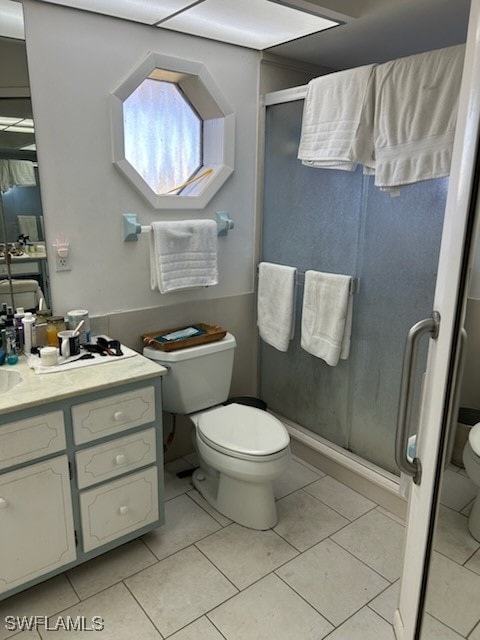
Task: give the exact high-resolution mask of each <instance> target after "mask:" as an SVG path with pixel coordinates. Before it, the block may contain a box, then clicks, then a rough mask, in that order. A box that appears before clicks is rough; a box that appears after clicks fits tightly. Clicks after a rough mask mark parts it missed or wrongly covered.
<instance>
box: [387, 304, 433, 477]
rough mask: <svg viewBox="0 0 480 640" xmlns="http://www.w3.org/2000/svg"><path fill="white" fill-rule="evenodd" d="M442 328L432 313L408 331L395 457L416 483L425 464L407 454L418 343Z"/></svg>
mask: <svg viewBox="0 0 480 640" xmlns="http://www.w3.org/2000/svg"><path fill="white" fill-rule="evenodd" d="M439 328H440V314H439V313H438V311H434V312H433V313H432V316H431V318H425V319H424V320H420V322H417V323H416V324H414V325H413V327H412V328H411V329H410V331H409V332H408V336H407V340H406V342H405V350H404V354H403V369H402V382H401V386H400V401H399V405H398V418H397V434H396V439H395V461H396V463H397V466H398V468H399V469H400V471H403V473H406V474H407V475H409V476H412V478H413V481H414V482H415V484H420V482H421V478H422V465H421V463H420V460H419V459H418V458H414V460H413V462H410V460H409V459H408V458H407V447H408V437H409V427H410V422H411V418H412V408H413V407H412V405H413V395H414V394H413V391H414V383H415V368H416V364H417V355H418V344H419V342H420V338H422V336H424V335H425V334H427V333H430V334H431V335H430V337H431V338H433V339H434V340H435V339H436V338H437V337H438V331H439Z"/></svg>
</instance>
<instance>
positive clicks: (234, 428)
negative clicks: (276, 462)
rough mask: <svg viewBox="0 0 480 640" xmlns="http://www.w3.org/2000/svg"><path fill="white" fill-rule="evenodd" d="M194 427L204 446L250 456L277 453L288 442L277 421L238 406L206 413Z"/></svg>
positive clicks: (228, 406) (260, 411) (251, 409)
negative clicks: (209, 444) (205, 444)
mask: <svg viewBox="0 0 480 640" xmlns="http://www.w3.org/2000/svg"><path fill="white" fill-rule="evenodd" d="M197 427H198V431H199V434H200V436H201V438H202V439H203V440H204V441H205V442H207V443H208V442H210V443H211V444H212V445H213V446H215V445H217V446H219V447H222V448H223V449H226V450H227V451H232V452H237V453H245V454H248V455H252V456H266V455H270V454H272V453H277V452H278V451H281V450H282V449H285V448H286V447H287V446H288V445H289V442H290V436H289V435H288V431H287V430H286V429H285V427H284V426H283V424H282V423H281V422H280V420H277V418H275V417H274V416H272V415H270V414H269V413H267V412H266V411H262V410H261V409H256V408H255V407H248V406H246V405H242V404H235V403H233V404H228V405H226V406H222V407H218V408H217V409H213V410H212V411H206V412H205V413H203V414H202V415H200V416H199V419H198V423H197Z"/></svg>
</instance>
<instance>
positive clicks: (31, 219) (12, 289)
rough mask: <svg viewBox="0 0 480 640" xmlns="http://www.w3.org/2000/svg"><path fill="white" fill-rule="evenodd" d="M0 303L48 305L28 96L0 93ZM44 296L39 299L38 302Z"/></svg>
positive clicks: (25, 307) (30, 108)
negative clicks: (10, 95) (18, 96)
mask: <svg viewBox="0 0 480 640" xmlns="http://www.w3.org/2000/svg"><path fill="white" fill-rule="evenodd" d="M0 215H1V219H0V304H1V303H4V302H5V303H7V304H8V305H9V306H10V305H11V306H12V307H13V308H14V309H16V308H18V307H24V309H25V310H33V311H34V310H36V309H38V307H39V305H40V304H42V305H43V306H45V307H50V306H51V304H50V294H49V283H48V269H47V257H46V249H45V233H44V227H43V212H42V203H41V198H40V188H39V181H38V165H37V153H36V147H35V133H34V127H33V118H32V107H31V102H30V99H29V98H0ZM42 299H44V302H42V303H41V302H40V301H41V300H42Z"/></svg>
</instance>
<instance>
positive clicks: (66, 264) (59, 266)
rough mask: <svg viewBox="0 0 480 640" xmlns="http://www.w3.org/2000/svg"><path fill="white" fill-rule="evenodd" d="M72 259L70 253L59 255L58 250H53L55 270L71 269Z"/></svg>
mask: <svg viewBox="0 0 480 640" xmlns="http://www.w3.org/2000/svg"><path fill="white" fill-rule="evenodd" d="M71 269H72V261H71V259H70V254H67V255H66V256H59V255H58V252H55V271H71Z"/></svg>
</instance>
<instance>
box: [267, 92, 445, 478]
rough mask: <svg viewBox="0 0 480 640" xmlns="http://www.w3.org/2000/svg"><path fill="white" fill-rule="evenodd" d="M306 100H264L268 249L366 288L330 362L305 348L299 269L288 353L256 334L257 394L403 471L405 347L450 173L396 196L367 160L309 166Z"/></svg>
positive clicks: (434, 254) (428, 288)
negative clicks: (367, 169) (303, 140)
mask: <svg viewBox="0 0 480 640" xmlns="http://www.w3.org/2000/svg"><path fill="white" fill-rule="evenodd" d="M302 110H303V101H295V102H287V103H283V104H276V105H272V106H269V107H268V108H267V114H266V148H265V196H264V222H263V251H262V259H263V260H264V261H267V262H275V263H278V264H285V265H290V266H295V267H297V268H298V269H299V271H306V270H308V269H314V270H317V271H327V272H332V273H343V274H349V275H354V276H358V277H359V278H360V290H359V292H358V293H357V294H355V295H354V299H353V327H352V340H351V349H350V355H349V357H348V359H347V360H341V361H340V362H339V364H338V365H337V366H336V367H330V366H329V365H327V364H326V363H325V362H324V361H323V360H320V359H318V358H316V357H314V356H312V355H311V354H309V353H307V352H306V351H304V350H303V349H302V348H301V347H300V326H301V309H302V300H303V284H302V282H303V279H301V280H300V284H299V286H298V290H297V298H296V329H295V337H294V339H293V340H292V342H291V343H290V347H289V349H288V352H287V353H281V352H279V351H277V350H275V349H274V348H273V347H271V346H269V345H267V344H265V343H263V342H261V349H260V385H261V389H260V390H261V396H262V398H263V399H264V400H265V401H266V402H267V404H268V406H269V408H270V409H271V410H272V411H274V412H276V413H278V414H280V415H282V416H284V417H286V418H288V419H290V420H291V421H293V422H295V423H297V424H298V425H300V426H302V427H306V428H307V429H309V430H311V431H312V432H313V433H315V434H317V435H319V436H322V437H323V438H326V439H327V440H329V441H330V442H332V443H335V444H336V445H339V446H341V447H343V448H345V449H347V450H349V451H352V452H353V453H355V454H358V455H359V456H361V457H362V458H364V459H367V460H369V461H371V462H373V463H375V464H377V465H379V466H380V467H382V468H384V469H386V470H389V471H392V472H394V473H397V468H396V465H395V461H394V441H395V428H396V417H397V407H398V396H399V389H400V376H401V369H402V357H403V348H404V343H405V338H406V335H407V333H408V330H409V329H410V327H411V326H412V325H413V324H414V323H415V322H417V321H418V320H420V319H422V318H424V317H427V316H429V315H430V314H431V312H432V305H433V296H434V289H435V280H436V269H437V262H438V254H439V248H440V238H441V232H442V225H443V215H444V210H445V201H446V193H447V185H448V180H447V179H439V180H431V181H427V182H423V183H420V184H418V185H414V186H411V187H405V188H402V189H401V190H400V195H399V196H398V197H392V196H391V195H390V194H389V193H385V192H382V191H380V189H378V188H377V187H375V186H374V178H373V177H372V176H364V175H363V173H362V170H361V168H359V169H358V170H357V171H355V172H353V173H352V172H348V171H333V170H326V169H314V168H311V167H305V166H303V165H302V164H301V162H300V161H299V160H298V159H297V149H298V142H299V138H300V129H301V120H302ZM425 357H426V350H425V351H424V353H423V358H419V365H418V374H419V375H421V372H422V370H423V369H424V366H425ZM422 360H423V362H422Z"/></svg>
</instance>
